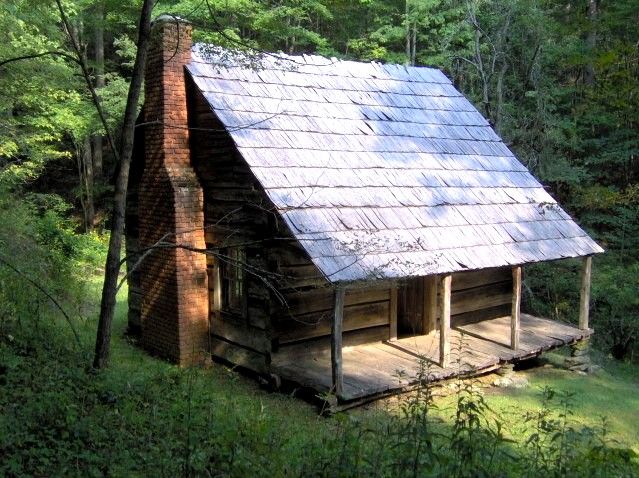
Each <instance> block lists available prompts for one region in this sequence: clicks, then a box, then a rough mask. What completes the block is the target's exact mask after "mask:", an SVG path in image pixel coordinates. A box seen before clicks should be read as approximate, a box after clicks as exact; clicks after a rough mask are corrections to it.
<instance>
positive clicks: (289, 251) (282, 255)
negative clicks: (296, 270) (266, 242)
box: [268, 240, 315, 267]
mask: <svg viewBox="0 0 639 478" xmlns="http://www.w3.org/2000/svg"><path fill="white" fill-rule="evenodd" d="M268 257H269V258H270V259H271V260H272V261H273V262H276V263H277V264H278V267H294V266H312V267H315V265H314V264H313V262H312V261H311V259H310V258H309V257H308V254H307V253H306V251H305V250H304V249H302V248H301V246H299V245H297V244H295V243H294V242H292V241H291V242H289V241H285V240H278V241H276V243H275V244H274V245H273V246H271V247H270V248H269V250H268Z"/></svg>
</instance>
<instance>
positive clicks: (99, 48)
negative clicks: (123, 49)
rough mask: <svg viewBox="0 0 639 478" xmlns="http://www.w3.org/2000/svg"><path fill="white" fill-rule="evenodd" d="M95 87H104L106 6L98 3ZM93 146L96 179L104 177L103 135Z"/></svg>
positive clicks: (96, 9) (95, 36)
mask: <svg viewBox="0 0 639 478" xmlns="http://www.w3.org/2000/svg"><path fill="white" fill-rule="evenodd" d="M94 13H95V30H94V37H93V42H94V49H95V87H96V89H97V90H98V91H100V89H101V88H103V87H104V5H103V4H102V2H101V1H98V2H97V3H96V6H95V12H94ZM91 142H92V144H93V173H94V176H95V177H96V178H98V179H99V178H101V177H102V135H101V134H96V135H93V137H92V138H91Z"/></svg>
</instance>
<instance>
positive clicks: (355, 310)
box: [276, 301, 390, 343]
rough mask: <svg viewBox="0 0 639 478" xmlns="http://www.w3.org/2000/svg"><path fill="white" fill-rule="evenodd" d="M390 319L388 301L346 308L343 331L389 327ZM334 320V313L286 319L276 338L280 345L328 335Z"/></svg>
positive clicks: (279, 327) (279, 323) (277, 329)
mask: <svg viewBox="0 0 639 478" xmlns="http://www.w3.org/2000/svg"><path fill="white" fill-rule="evenodd" d="M389 317H390V314H389V303H388V301H383V302H375V303H369V304H363V305H351V306H346V307H344V323H343V330H344V331H351V330H358V329H363V328H367V327H376V326H381V325H388V324H389ZM332 318H333V313H332V311H325V312H316V313H312V314H306V315H301V316H296V317H294V318H290V317H289V318H284V319H283V320H279V321H278V322H277V325H276V336H277V338H278V340H279V342H280V343H287V342H294V341H299V340H304V339H309V338H312V337H320V336H324V335H328V334H329V333H330V331H331V321H332ZM386 338H388V337H386Z"/></svg>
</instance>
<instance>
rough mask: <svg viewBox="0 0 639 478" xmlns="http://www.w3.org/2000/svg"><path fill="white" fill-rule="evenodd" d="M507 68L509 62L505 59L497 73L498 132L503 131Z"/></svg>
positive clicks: (496, 126)
mask: <svg viewBox="0 0 639 478" xmlns="http://www.w3.org/2000/svg"><path fill="white" fill-rule="evenodd" d="M507 70H508V62H506V61H505V60H504V61H503V63H502V64H501V68H500V69H499V74H498V75H497V86H496V89H497V91H496V92H495V94H496V96H497V99H496V101H497V106H496V108H495V131H497V134H500V133H501V123H502V118H503V115H504V77H505V76H506V71H507Z"/></svg>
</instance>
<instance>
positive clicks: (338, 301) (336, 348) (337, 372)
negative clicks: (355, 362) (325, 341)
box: [331, 287, 344, 398]
mask: <svg viewBox="0 0 639 478" xmlns="http://www.w3.org/2000/svg"><path fill="white" fill-rule="evenodd" d="M343 319H344V288H343V287H338V288H337V289H335V307H334V315H333V324H332V326H331V370H332V374H333V389H334V391H335V396H336V397H337V398H340V397H341V396H342V390H343V388H344V375H343V372H342V322H343Z"/></svg>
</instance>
